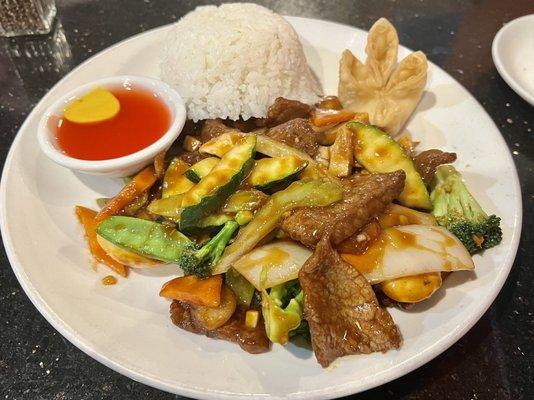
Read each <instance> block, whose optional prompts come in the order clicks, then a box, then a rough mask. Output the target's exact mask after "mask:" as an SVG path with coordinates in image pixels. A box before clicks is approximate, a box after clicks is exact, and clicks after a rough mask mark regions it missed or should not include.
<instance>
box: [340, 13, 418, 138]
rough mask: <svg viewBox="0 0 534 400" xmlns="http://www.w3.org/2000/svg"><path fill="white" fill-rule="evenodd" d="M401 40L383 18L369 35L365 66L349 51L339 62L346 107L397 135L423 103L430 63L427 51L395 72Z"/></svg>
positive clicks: (413, 57) (341, 90)
mask: <svg viewBox="0 0 534 400" xmlns="http://www.w3.org/2000/svg"><path fill="white" fill-rule="evenodd" d="M398 46H399V38H398V36H397V32H396V30H395V28H394V27H393V25H391V23H390V22H389V21H388V20H387V19H385V18H380V19H379V20H378V21H376V22H375V24H374V25H373V27H372V28H371V30H370V31H369V35H368V36H367V47H366V48H365V52H366V54H367V59H366V60H365V63H362V62H361V61H360V60H358V59H357V58H356V57H355V56H354V54H352V52H351V51H350V50H348V49H347V50H345V51H344V52H343V54H342V56H341V61H340V63H339V88H338V96H339V99H340V100H341V102H342V103H343V106H344V107H345V108H347V109H349V110H352V111H354V112H366V113H368V114H369V119H370V122H371V124H373V125H376V126H378V127H380V128H382V129H383V130H385V131H386V132H388V133H389V134H390V135H392V136H394V135H396V134H397V133H398V132H399V130H400V129H401V128H402V127H403V126H404V124H405V123H406V121H407V120H408V118H409V117H410V115H411V114H412V113H413V111H414V109H415V107H416V106H417V104H418V103H419V100H420V99H421V96H422V94H423V90H424V88H425V85H426V79H427V69H428V64H427V60H426V56H425V54H424V53H423V52H421V51H417V52H415V53H412V54H410V55H409V56H407V57H406V58H405V59H404V60H402V61H401V63H400V64H399V65H398V67H397V68H396V69H395V66H396V64H397V52H398Z"/></svg>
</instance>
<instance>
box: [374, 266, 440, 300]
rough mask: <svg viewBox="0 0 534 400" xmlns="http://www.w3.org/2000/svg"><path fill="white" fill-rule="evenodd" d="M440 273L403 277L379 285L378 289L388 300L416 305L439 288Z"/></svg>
mask: <svg viewBox="0 0 534 400" xmlns="http://www.w3.org/2000/svg"><path fill="white" fill-rule="evenodd" d="M441 283H442V280H441V272H429V273H427V274H420V275H412V276H405V277H402V278H397V279H391V280H388V281H384V282H382V283H381V284H380V289H382V291H383V292H384V293H385V294H386V296H388V297H389V298H390V299H393V300H395V301H398V302H401V303H418V302H420V301H423V300H426V299H428V298H429V297H430V296H432V295H433V294H434V292H435V291H436V290H438V289H439V288H440V287H441Z"/></svg>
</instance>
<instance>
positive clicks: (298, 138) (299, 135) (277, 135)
mask: <svg viewBox="0 0 534 400" xmlns="http://www.w3.org/2000/svg"><path fill="white" fill-rule="evenodd" d="M265 135H266V136H269V137H271V138H273V139H274V140H278V141H279V142H283V143H285V144H287V145H289V146H291V147H295V148H296V149H299V150H302V151H303V152H305V153H308V154H309V155H310V156H311V157H315V155H316V154H317V152H318V151H319V145H318V144H317V140H316V133H315V131H314V130H313V128H312V126H311V123H310V121H309V120H307V119H303V118H296V119H292V120H291V121H287V122H285V123H283V124H281V125H277V126H275V127H274V128H271V129H268V130H267V131H266V132H265Z"/></svg>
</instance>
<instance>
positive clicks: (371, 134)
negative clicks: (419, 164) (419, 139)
mask: <svg viewBox="0 0 534 400" xmlns="http://www.w3.org/2000/svg"><path fill="white" fill-rule="evenodd" d="M347 127H348V128H349V129H351V130H352V131H353V132H354V134H355V142H356V144H355V156H356V160H357V161H358V163H359V164H360V165H362V166H363V167H365V169H367V170H368V171H370V172H380V173H385V172H393V171H396V170H399V169H402V170H403V171H404V172H405V173H406V181H405V185H404V190H403V191H402V193H401V194H400V196H399V199H398V200H399V202H400V203H401V204H402V205H403V206H406V207H411V208H420V209H424V210H430V209H432V202H431V201H430V196H429V194H428V190H427V188H426V186H425V184H424V183H423V179H422V178H421V175H419V173H418V172H417V170H416V169H415V166H414V164H413V161H412V159H411V158H410V157H409V156H408V155H407V154H406V153H405V152H404V150H403V149H402V147H401V146H400V145H399V144H398V143H397V142H396V141H395V140H393V138H391V136H389V135H388V134H387V133H386V132H383V131H382V130H380V129H379V128H377V127H376V126H373V125H365V124H362V123H360V122H349V123H348V124H347Z"/></svg>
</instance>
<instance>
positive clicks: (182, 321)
mask: <svg viewBox="0 0 534 400" xmlns="http://www.w3.org/2000/svg"><path fill="white" fill-rule="evenodd" d="M170 313H171V320H172V322H173V323H174V324H175V325H177V326H179V327H180V328H182V329H185V330H186V331H189V332H193V333H196V334H200V335H206V336H207V337H209V338H214V339H222V340H227V341H229V342H234V343H237V344H238V345H239V346H241V348H242V349H243V350H245V351H247V352H249V353H252V354H258V353H265V352H266V351H269V348H270V342H269V339H268V338H267V335H266V333H265V325H264V324H263V320H262V319H261V320H260V321H259V322H258V324H257V325H256V328H254V329H251V328H247V327H246V326H245V310H242V309H239V308H238V309H237V310H236V311H235V313H234V315H233V316H232V318H230V320H229V321H228V322H227V323H225V324H224V325H223V326H221V327H219V328H217V329H214V330H207V329H205V328H204V326H202V325H201V324H200V323H199V322H197V321H196V319H195V318H194V317H193V316H192V313H191V305H189V304H186V303H182V302H180V301H178V300H173V302H172V303H171V309H170Z"/></svg>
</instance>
